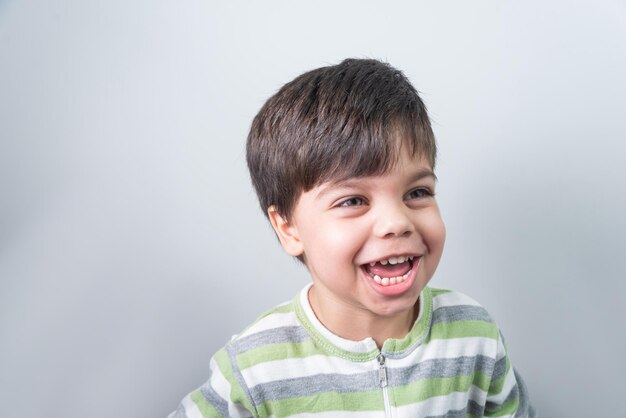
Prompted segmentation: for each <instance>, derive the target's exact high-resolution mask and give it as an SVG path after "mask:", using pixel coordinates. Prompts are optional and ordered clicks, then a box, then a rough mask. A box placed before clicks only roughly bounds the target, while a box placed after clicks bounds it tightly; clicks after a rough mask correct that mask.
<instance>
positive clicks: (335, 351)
mask: <svg viewBox="0 0 626 418" xmlns="http://www.w3.org/2000/svg"><path fill="white" fill-rule="evenodd" d="M294 308H295V311H296V315H297V316H298V319H299V320H300V323H301V324H302V326H303V327H304V329H306V331H307V332H308V333H309V335H310V336H311V338H312V339H313V340H314V341H315V343H316V344H317V346H318V347H320V349H322V350H324V351H325V352H326V353H325V354H332V355H334V356H337V357H341V358H345V359H348V360H352V361H369V360H373V359H375V358H376V356H377V355H378V354H379V351H378V349H373V350H372V351H368V352H366V353H355V352H352V351H347V350H344V349H342V348H339V347H337V346H335V345H334V344H332V343H331V342H330V341H328V340H327V339H326V338H325V337H324V336H323V335H322V334H321V333H320V332H319V331H318V330H317V329H316V328H315V326H314V325H313V324H312V323H311V321H309V318H308V317H307V316H306V313H305V312H304V308H303V307H302V306H301V305H300V298H299V296H296V298H295V299H294ZM320 354H321V353H320Z"/></svg>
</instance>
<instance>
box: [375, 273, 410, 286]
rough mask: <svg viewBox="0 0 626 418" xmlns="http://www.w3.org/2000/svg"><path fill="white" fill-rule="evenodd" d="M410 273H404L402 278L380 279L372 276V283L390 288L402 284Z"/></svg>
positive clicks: (377, 276)
mask: <svg viewBox="0 0 626 418" xmlns="http://www.w3.org/2000/svg"><path fill="white" fill-rule="evenodd" d="M409 273H410V272H406V273H405V274H404V275H403V276H398V277H380V276H379V275H377V274H376V275H374V281H375V282H376V283H378V284H379V285H381V286H390V285H393V284H398V283H402V282H403V281H405V280H406V279H407V277H408V276H409Z"/></svg>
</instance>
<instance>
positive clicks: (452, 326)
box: [429, 321, 498, 340]
mask: <svg viewBox="0 0 626 418" xmlns="http://www.w3.org/2000/svg"><path fill="white" fill-rule="evenodd" d="M463 337H485V338H491V339H492V340H497V339H498V328H497V327H496V325H495V324H494V323H490V322H485V321H455V322H438V323H436V324H433V326H432V328H431V331H430V336H429V340H441V339H451V338H463Z"/></svg>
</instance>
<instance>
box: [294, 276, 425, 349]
mask: <svg viewBox="0 0 626 418" xmlns="http://www.w3.org/2000/svg"><path fill="white" fill-rule="evenodd" d="M312 285H313V284H312V283H309V284H308V285H307V286H305V287H304V289H302V290H301V291H300V293H299V294H298V295H297V296H296V297H295V298H294V306H295V311H296V315H297V316H298V319H299V320H300V323H301V324H302V326H303V327H304V328H305V329H306V330H307V332H308V333H309V335H310V336H311V338H312V339H313V340H314V341H315V342H316V343H317V344H318V345H319V346H320V347H321V348H323V349H324V350H326V351H327V352H329V353H330V354H333V355H336V356H338V357H342V358H346V359H349V360H353V361H369V360H373V359H375V358H376V356H377V355H378V354H380V353H382V354H383V355H384V356H385V357H388V358H402V357H405V356H407V355H408V354H410V353H411V352H412V351H413V350H415V349H416V348H417V347H418V346H419V345H420V344H421V343H422V342H423V341H424V339H425V338H426V336H427V335H428V332H429V330H430V324H431V319H432V310H433V303H432V294H431V291H430V288H429V287H425V288H424V289H423V290H422V293H421V294H420V296H419V301H420V306H419V313H418V315H417V319H416V320H415V323H413V326H412V327H411V330H410V331H409V333H408V334H407V335H406V336H405V337H404V338H400V339H394V338H390V339H388V340H385V342H384V343H383V347H382V350H379V349H378V347H377V346H376V342H375V341H374V340H373V339H372V338H370V337H367V338H365V339H363V340H360V341H353V340H348V339H345V338H342V337H340V336H338V335H336V334H333V333H332V332H331V331H330V330H329V329H328V328H326V327H325V326H324V325H322V323H321V322H320V321H319V319H317V317H316V316H315V313H313V309H312V308H311V304H310V303H309V297H308V293H309V289H310V288H311V286H312Z"/></svg>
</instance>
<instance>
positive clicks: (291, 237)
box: [267, 206, 304, 257]
mask: <svg viewBox="0 0 626 418" xmlns="http://www.w3.org/2000/svg"><path fill="white" fill-rule="evenodd" d="M267 216H268V218H269V219H270V222H271V223H272V227H273V228H274V231H275V232H276V235H277V236H278V239H279V240H280V243H281V245H282V246H283V248H284V249H285V251H286V252H287V254H289V255H291V256H293V257H297V256H299V255H302V253H304V248H303V246H302V242H301V241H300V235H299V234H298V228H296V226H295V225H294V224H293V223H292V222H289V221H288V220H287V219H285V218H284V217H283V216H282V215H281V214H280V213H278V211H277V210H276V207H274V206H270V207H269V208H267Z"/></svg>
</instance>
